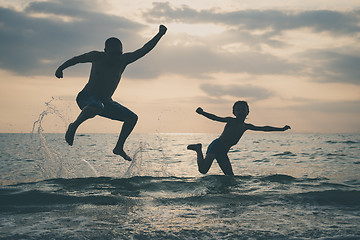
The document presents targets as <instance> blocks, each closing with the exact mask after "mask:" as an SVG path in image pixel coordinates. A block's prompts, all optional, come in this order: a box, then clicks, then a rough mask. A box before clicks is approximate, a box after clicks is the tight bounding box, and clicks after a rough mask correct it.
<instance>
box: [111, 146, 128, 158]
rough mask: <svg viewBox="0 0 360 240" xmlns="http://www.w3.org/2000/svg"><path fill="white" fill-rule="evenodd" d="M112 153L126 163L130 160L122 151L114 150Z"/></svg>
mask: <svg viewBox="0 0 360 240" xmlns="http://www.w3.org/2000/svg"><path fill="white" fill-rule="evenodd" d="M113 153H114V154H116V155H119V156H121V157H123V158H124V159H125V160H126V161H131V158H130V157H129V156H128V155H127V154H126V153H125V152H124V149H115V148H114V150H113Z"/></svg>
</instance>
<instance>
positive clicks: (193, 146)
mask: <svg viewBox="0 0 360 240" xmlns="http://www.w3.org/2000/svg"><path fill="white" fill-rule="evenodd" d="M201 148H202V145H201V143H198V144H190V145H188V146H187V149H188V150H194V151H199V150H201Z"/></svg>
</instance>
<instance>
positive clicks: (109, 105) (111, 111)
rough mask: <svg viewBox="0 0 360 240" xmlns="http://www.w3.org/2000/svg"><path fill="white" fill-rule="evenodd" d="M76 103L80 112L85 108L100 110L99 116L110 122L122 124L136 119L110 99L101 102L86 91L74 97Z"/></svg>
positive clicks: (130, 112) (132, 114) (129, 111)
mask: <svg viewBox="0 0 360 240" xmlns="http://www.w3.org/2000/svg"><path fill="white" fill-rule="evenodd" d="M76 102H77V104H78V106H79V107H80V109H81V110H82V109H83V108H84V107H86V106H92V107H96V108H99V109H102V111H101V113H100V114H99V116H102V117H106V118H110V119H112V120H118V121H122V122H123V121H125V120H128V119H131V118H136V117H137V115H136V114H135V113H133V112H132V111H131V110H129V109H128V108H126V107H124V106H122V105H121V104H119V103H117V102H115V101H113V100H112V99H109V100H106V101H103V100H100V99H99V98H98V97H96V96H95V95H93V94H91V93H89V92H87V91H81V92H80V93H79V94H78V95H77V97H76Z"/></svg>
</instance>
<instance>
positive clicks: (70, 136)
mask: <svg viewBox="0 0 360 240" xmlns="http://www.w3.org/2000/svg"><path fill="white" fill-rule="evenodd" d="M101 110H102V109H101V108H97V107H93V106H86V107H84V108H83V109H82V111H81V113H80V114H79V116H78V117H77V119H76V120H75V121H74V122H73V123H70V124H69V127H68V129H67V131H66V133H65V141H66V142H67V143H68V144H69V145H70V146H72V145H73V142H74V136H75V132H76V130H77V128H78V127H79V126H80V124H82V123H83V122H85V121H86V120H88V119H89V118H93V117H95V116H96V115H97V114H99V113H100V112H101Z"/></svg>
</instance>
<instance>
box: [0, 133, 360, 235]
mask: <svg viewBox="0 0 360 240" xmlns="http://www.w3.org/2000/svg"><path fill="white" fill-rule="evenodd" d="M117 137H118V136H117V134H79V135H76V137H75V141H74V145H73V146H71V147H70V146H68V145H67V144H66V142H65V140H64V134H46V133H43V132H41V131H36V130H35V131H34V133H33V134H30V133H29V134H0V151H1V155H0V239H166V240H169V239H181V240H183V239H360V158H359V156H360V135H359V134H293V133H291V132H288V133H263V134H251V133H245V135H244V136H243V138H242V139H241V140H240V142H239V144H238V145H236V146H234V147H233V148H232V149H231V151H230V152H229V158H230V160H231V163H232V166H233V170H234V173H235V174H236V176H235V177H228V176H224V175H223V174H222V172H221V170H220V168H219V166H218V165H217V163H216V162H214V164H213V166H212V168H211V170H210V171H209V173H208V174H206V175H202V174H200V173H199V172H198V171H197V165H196V154H195V152H193V151H189V150H186V146H187V145H188V144H190V143H198V142H201V143H203V146H204V149H205V148H206V147H207V145H208V144H209V143H210V142H211V141H212V140H213V139H214V138H215V137H216V135H214V134H132V135H131V136H130V138H129V139H128V142H127V144H126V149H127V151H128V152H129V153H130V155H131V156H132V157H133V158H134V160H133V161H132V162H128V161H125V160H123V159H122V158H120V157H119V156H115V155H113V154H112V149H113V147H114V145H115V143H116V141H117Z"/></svg>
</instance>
